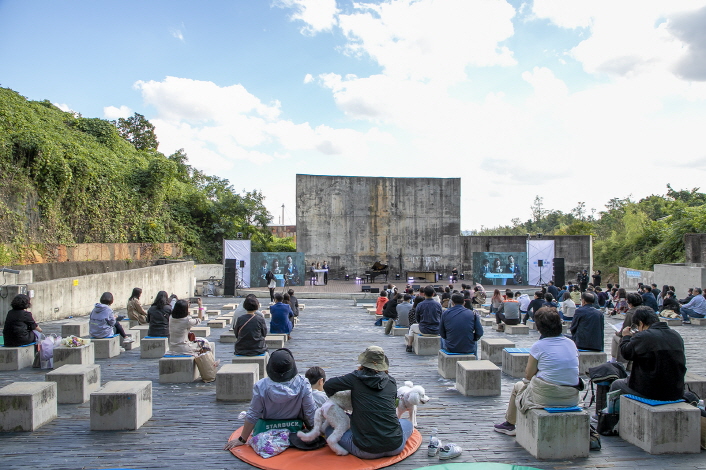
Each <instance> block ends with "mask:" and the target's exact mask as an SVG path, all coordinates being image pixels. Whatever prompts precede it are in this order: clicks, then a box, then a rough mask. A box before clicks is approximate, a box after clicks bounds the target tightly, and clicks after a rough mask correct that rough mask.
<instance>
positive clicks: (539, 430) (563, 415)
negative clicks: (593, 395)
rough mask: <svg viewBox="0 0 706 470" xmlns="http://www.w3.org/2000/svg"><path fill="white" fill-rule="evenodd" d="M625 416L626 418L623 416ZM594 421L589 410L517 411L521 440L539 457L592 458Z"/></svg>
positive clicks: (517, 432)
mask: <svg viewBox="0 0 706 470" xmlns="http://www.w3.org/2000/svg"><path fill="white" fill-rule="evenodd" d="M621 419H622V417H621ZM589 429H590V421H589V414H588V412H586V411H575V412H558V413H550V412H549V411H547V410H545V409H531V410H528V411H527V413H521V412H519V411H518V413H517V423H516V424H515V432H516V439H517V443H518V444H520V445H521V446H522V447H524V448H525V450H527V452H529V453H530V454H532V456H533V457H535V458H537V459H574V458H582V457H588V453H589V448H590V435H589Z"/></svg>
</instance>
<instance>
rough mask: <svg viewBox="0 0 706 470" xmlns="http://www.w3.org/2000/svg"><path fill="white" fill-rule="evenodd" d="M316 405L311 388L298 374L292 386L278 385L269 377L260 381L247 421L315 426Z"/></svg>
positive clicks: (289, 383)
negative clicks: (300, 422)
mask: <svg viewBox="0 0 706 470" xmlns="http://www.w3.org/2000/svg"><path fill="white" fill-rule="evenodd" d="M314 413H316V403H315V402H314V398H313V396H312V394H311V385H310V384H309V381H308V380H307V379H305V378H304V377H303V376H301V375H299V374H297V375H295V376H294V377H293V378H292V379H291V380H289V381H288V382H275V381H274V380H272V379H270V378H269V377H265V378H264V379H261V380H259V381H258V382H257V383H256V384H255V386H254V387H253V397H252V401H251V402H250V408H248V413H247V415H246V416H245V419H246V420H247V421H248V422H249V423H252V424H255V423H256V422H257V420H258V419H297V418H299V419H303V420H304V422H305V423H306V424H307V425H308V426H313V425H314Z"/></svg>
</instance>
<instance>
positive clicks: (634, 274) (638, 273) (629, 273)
mask: <svg viewBox="0 0 706 470" xmlns="http://www.w3.org/2000/svg"><path fill="white" fill-rule="evenodd" d="M625 275H626V276H627V277H636V278H638V279H639V278H641V277H642V272H641V271H630V270H628V271H625Z"/></svg>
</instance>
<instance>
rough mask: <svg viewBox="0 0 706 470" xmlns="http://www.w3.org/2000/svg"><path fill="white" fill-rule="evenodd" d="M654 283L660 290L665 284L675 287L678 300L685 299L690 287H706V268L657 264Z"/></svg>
mask: <svg viewBox="0 0 706 470" xmlns="http://www.w3.org/2000/svg"><path fill="white" fill-rule="evenodd" d="M654 282H655V284H657V287H659V288H660V289H661V288H662V286H663V285H665V284H667V285H668V286H674V287H675V288H676V291H675V292H674V293H675V294H676V296H677V298H679V299H683V298H684V297H686V293H687V291H688V290H689V288H690V287H706V267H703V266H694V265H691V266H689V265H686V264H655V265H654Z"/></svg>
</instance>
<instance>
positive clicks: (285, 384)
mask: <svg viewBox="0 0 706 470" xmlns="http://www.w3.org/2000/svg"><path fill="white" fill-rule="evenodd" d="M266 370H267V377H265V378H264V379H260V380H259V381H258V382H257V383H256V384H255V386H254V387H253V396H252V400H251V401H250V407H249V408H248V411H247V413H246V415H245V423H244V424H243V430H242V431H241V433H240V436H239V437H238V438H236V439H233V440H229V441H228V442H227V443H226V445H225V447H224V449H226V450H228V449H231V448H233V447H237V446H240V445H243V444H245V443H246V442H247V440H248V437H250V434H251V433H252V432H253V429H255V434H257V430H258V429H260V428H261V427H262V428H264V427H265V426H264V425H263V424H265V423H263V421H270V420H278V421H282V420H284V421H288V422H291V421H296V420H303V421H304V423H305V424H306V425H307V426H308V427H309V428H311V427H312V426H313V424H314V413H316V408H317V407H316V403H315V402H314V397H313V396H312V394H311V385H310V384H309V381H308V380H307V379H305V378H304V377H303V376H301V375H299V374H298V373H297V364H296V362H295V361H294V356H292V352H291V351H290V350H289V349H286V348H282V349H278V350H276V351H275V352H273V353H272V354H271V355H270V360H269V361H268V363H267V368H266ZM286 424H288V425H289V424H291V423H286ZM287 427H290V426H287Z"/></svg>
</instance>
